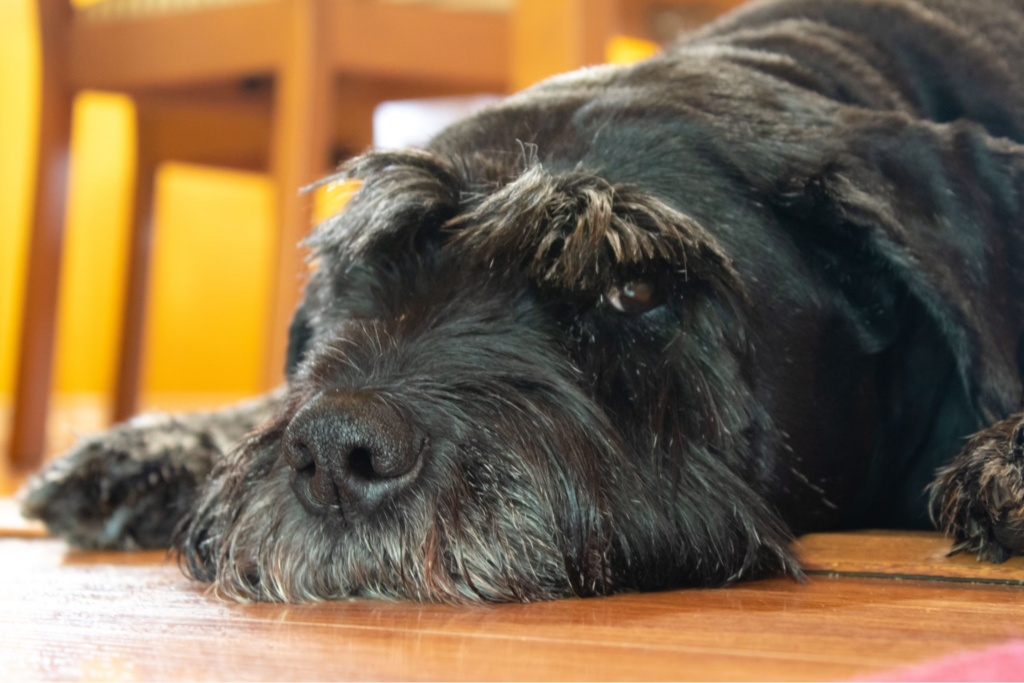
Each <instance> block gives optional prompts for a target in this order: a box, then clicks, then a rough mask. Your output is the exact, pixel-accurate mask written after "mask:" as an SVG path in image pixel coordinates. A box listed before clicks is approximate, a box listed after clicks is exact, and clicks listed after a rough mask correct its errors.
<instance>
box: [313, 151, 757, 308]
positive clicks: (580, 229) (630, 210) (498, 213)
mask: <svg viewBox="0 0 1024 683" xmlns="http://www.w3.org/2000/svg"><path fill="white" fill-rule="evenodd" d="M477 162H480V160H479V159H458V160H446V159H443V158H441V157H439V156H437V155H434V154H430V153H428V152H418V151H408V152H399V153H372V154H367V155H364V156H362V157H359V158H357V159H354V160H353V161H351V162H350V163H349V164H347V165H346V166H345V167H344V168H343V169H342V170H341V172H339V173H338V174H336V175H334V176H331V177H330V178H328V179H326V180H324V181H322V182H333V181H338V180H347V179H351V178H358V179H359V180H361V181H362V186H361V188H360V189H359V190H358V191H357V192H356V194H355V196H354V197H353V198H352V200H351V201H350V202H349V204H348V206H347V207H346V208H345V210H344V211H343V212H341V214H339V215H338V216H335V217H333V218H331V219H329V220H328V221H325V222H324V223H323V224H321V225H320V226H318V227H317V229H316V230H315V231H314V233H313V234H312V235H311V236H310V237H309V238H308V239H307V244H308V245H310V246H311V247H312V248H313V250H314V255H315V256H321V255H327V252H335V253H331V254H330V256H331V260H332V261H333V262H335V263H347V262H350V260H351V259H352V258H357V257H361V256H362V257H365V256H367V255H369V254H370V253H382V252H385V253H386V252H388V251H392V250H396V249H404V248H410V247H411V245H412V243H411V240H413V238H414V237H415V236H417V235H418V234H422V232H423V231H425V230H429V231H436V232H437V233H438V234H439V236H441V237H443V241H444V243H445V245H444V248H445V249H446V250H447V251H448V252H449V253H452V254H456V253H457V257H458V258H460V259H464V260H465V261H466V263H467V265H475V266H478V267H483V268H487V269H494V268H501V269H504V270H509V269H516V270H518V271H519V272H521V273H522V274H524V275H526V276H527V277H529V278H531V279H533V280H534V281H536V282H538V283H539V284H542V285H547V286H553V287H557V288H561V289H568V290H593V289H596V288H600V287H604V286H607V285H608V284H609V282H610V281H611V280H613V279H614V278H615V277H616V274H617V273H618V272H620V271H621V270H623V269H624V268H628V267H632V266H641V265H642V264H644V263H646V262H649V261H652V260H656V261H659V262H661V263H663V264H666V265H668V266H669V267H671V268H673V269H675V270H676V271H680V272H683V273H685V275H686V277H687V278H688V279H695V280H700V279H714V280H716V281H717V283H718V284H720V285H726V286H727V287H728V288H730V289H741V286H740V282H739V278H738V276H737V274H736V272H735V271H734V269H733V267H732V265H731V262H730V261H729V259H728V257H726V255H725V253H724V252H723V251H722V250H721V248H720V247H719V246H718V244H717V242H716V240H715V239H714V238H713V237H712V236H711V235H710V234H709V233H708V232H707V231H706V230H705V229H704V228H703V227H702V226H700V225H699V224H698V223H697V222H696V221H695V220H694V219H692V218H690V217H689V216H686V215H685V214H683V213H681V212H679V211H677V210H676V209H673V208H672V207H670V206H668V205H667V204H665V203H664V202H662V201H661V200H659V199H657V198H656V197H654V196H653V195H651V194H648V193H646V192H644V191H642V190H640V189H638V188H635V187H632V186H629V185H622V184H616V185H613V184H611V183H609V182H608V181H607V180H605V179H604V178H602V177H600V176H599V175H598V174H596V173H594V172H592V171H587V170H573V171H567V172H563V173H551V172H549V171H547V170H546V169H545V168H544V167H543V165H541V164H540V163H536V162H533V163H529V165H527V166H526V168H525V170H522V169H523V166H522V165H520V166H518V168H517V169H513V168H511V167H509V168H508V173H507V180H504V181H500V179H499V181H498V182H495V181H494V179H495V178H498V177H499V176H500V175H501V174H500V173H496V170H495V168H493V166H494V164H491V165H489V166H488V167H487V168H485V169H484V171H483V172H482V173H474V168H475V163H477ZM504 164H505V165H508V166H511V165H510V164H508V157H506V158H505V160H504ZM474 177H478V178H479V177H487V178H489V179H490V180H489V182H487V183H486V184H480V183H478V182H474V181H473V180H472V179H473V178H474Z"/></svg>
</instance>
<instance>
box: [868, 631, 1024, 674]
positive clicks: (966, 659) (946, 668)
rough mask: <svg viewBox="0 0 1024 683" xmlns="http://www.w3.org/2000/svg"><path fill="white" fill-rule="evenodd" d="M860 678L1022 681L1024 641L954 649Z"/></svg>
mask: <svg viewBox="0 0 1024 683" xmlns="http://www.w3.org/2000/svg"><path fill="white" fill-rule="evenodd" d="M858 680H862V681H1024V640H1013V641H1010V642H1008V643H1004V644H1002V645H999V646H997V647H991V648H988V649H987V650H970V651H967V652H958V653H956V654H953V655H949V656H948V657H943V658H941V659H937V660H934V661H931V662H928V663H926V664H920V665H918V666H912V667H909V668H906V669H897V670H895V671H892V672H889V673H886V674H881V675H879V676H872V677H870V678H861V679H858Z"/></svg>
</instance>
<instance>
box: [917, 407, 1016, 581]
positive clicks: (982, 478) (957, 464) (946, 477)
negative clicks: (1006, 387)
mask: <svg viewBox="0 0 1024 683" xmlns="http://www.w3.org/2000/svg"><path fill="white" fill-rule="evenodd" d="M930 488H931V511H932V518H933V519H934V520H935V522H936V523H937V524H938V525H939V527H940V528H941V529H943V530H944V531H945V532H946V533H947V534H949V535H951V536H954V538H955V539H956V540H955V545H954V546H953V552H960V551H970V552H973V553H977V555H978V559H979V560H988V561H989V562H1003V561H1005V560H1006V559H1007V558H1009V557H1010V556H1011V555H1021V554H1024V413H1021V414H1019V415H1014V416H1013V417H1011V418H1009V419H1007V420H1003V421H1002V422H997V423H996V424H994V425H992V426H991V427H989V428H988V429H985V430H983V431H981V432H979V433H978V434H976V435H975V436H974V437H973V438H972V439H971V440H970V441H969V442H968V443H967V445H966V446H965V447H964V449H963V450H962V451H961V452H960V455H958V456H957V457H956V458H954V459H953V461H952V462H951V463H950V464H949V465H947V466H946V467H944V468H942V469H941V470H939V472H938V477H937V479H936V480H935V482H934V483H932V485H931V487H930Z"/></svg>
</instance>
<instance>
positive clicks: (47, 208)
mask: <svg viewBox="0 0 1024 683" xmlns="http://www.w3.org/2000/svg"><path fill="white" fill-rule="evenodd" d="M70 20H71V17H70V7H69V6H68V3H67V2H66V0H40V2H39V28H40V43H41V45H42V53H43V60H42V62H43V64H42V92H41V95H42V101H41V107H40V126H39V158H38V171H37V173H36V178H37V181H36V189H35V196H34V206H33V225H32V235H31V239H30V244H29V255H28V269H27V273H28V274H27V279H26V283H25V306H24V313H23V315H22V323H21V343H20V347H19V351H18V353H19V363H18V375H17V380H16V386H15V394H14V413H13V417H12V420H13V424H12V429H11V444H10V462H11V466H12V469H13V470H14V471H16V472H30V471H33V470H35V469H37V468H38V467H39V465H40V464H41V463H42V461H43V455H44V450H45V448H46V417H47V411H48V408H49V399H50V380H51V373H52V371H53V346H54V333H55V328H56V313H57V291H58V279H59V274H60V260H61V249H62V246H63V241H64V215H65V206H66V203H67V176H68V151H69V148H70V142H71V106H72V99H73V94H72V91H71V90H70V88H69V87H68V78H67V57H68V53H67V40H66V38H67V29H68V27H69V25H70Z"/></svg>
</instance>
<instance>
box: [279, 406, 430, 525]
mask: <svg viewBox="0 0 1024 683" xmlns="http://www.w3.org/2000/svg"><path fill="white" fill-rule="evenodd" d="M425 445H426V439H425V438H424V437H422V436H419V435H418V434H417V433H416V430H415V429H413V428H412V427H411V426H410V424H409V422H408V420H407V419H405V418H404V417H403V416H402V415H401V414H400V413H399V411H397V410H395V409H393V408H391V407H389V406H388V405H386V404H385V403H384V402H383V401H382V400H381V399H380V397H378V396H376V395H374V394H373V393H372V392H368V391H350V390H349V391H341V390H332V391H324V392H321V393H320V394H318V395H317V396H316V397H315V398H314V399H313V400H312V401H310V402H309V403H307V404H306V405H305V406H303V407H302V408H301V409H300V410H299V411H298V412H297V413H296V414H295V417H293V418H292V420H291V422H290V423H289V424H288V427H287V429H286V430H285V434H284V459H285V461H286V462H287V463H288V464H289V465H290V466H291V468H292V470H293V472H292V488H293V489H294V490H295V494H296V496H298V499H299V501H300V502H301V503H302V505H303V506H304V507H305V508H306V509H307V510H308V511H309V512H311V513H313V514H318V515H323V514H330V513H340V514H342V515H343V516H345V517H346V518H348V519H353V518H360V517H365V516H367V515H369V514H371V513H372V512H373V511H374V510H376V509H377V508H379V507H380V506H381V505H382V504H383V503H385V502H386V501H388V500H390V499H391V498H393V497H394V496H395V495H397V494H398V493H399V492H401V491H402V490H404V489H406V488H407V487H408V486H409V485H410V484H412V483H413V482H414V481H415V480H416V477H417V476H418V475H419V472H420V469H421V467H422V464H423V462H422V460H423V450H424V447H425Z"/></svg>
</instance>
